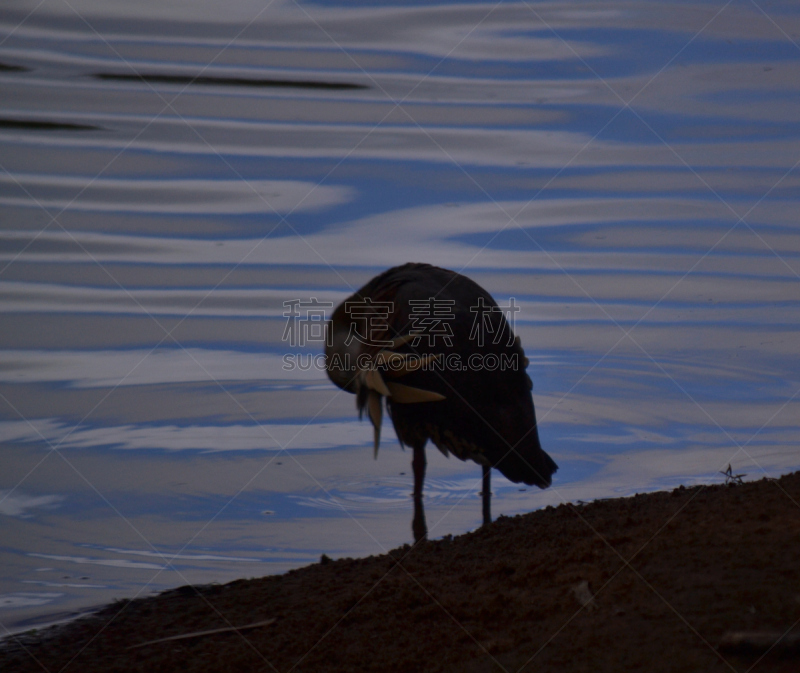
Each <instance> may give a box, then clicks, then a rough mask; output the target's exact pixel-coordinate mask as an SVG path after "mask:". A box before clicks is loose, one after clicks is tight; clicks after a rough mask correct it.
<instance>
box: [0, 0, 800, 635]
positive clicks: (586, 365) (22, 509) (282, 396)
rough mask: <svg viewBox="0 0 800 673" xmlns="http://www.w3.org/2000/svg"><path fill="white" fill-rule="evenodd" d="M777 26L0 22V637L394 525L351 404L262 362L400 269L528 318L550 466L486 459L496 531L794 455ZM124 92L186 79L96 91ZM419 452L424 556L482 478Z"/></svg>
mask: <svg viewBox="0 0 800 673" xmlns="http://www.w3.org/2000/svg"><path fill="white" fill-rule="evenodd" d="M799 30H800V16H798V12H797V10H796V8H795V7H794V5H792V4H791V3H769V5H763V4H762V5H759V4H756V3H751V2H737V1H733V2H730V3H727V4H726V3H723V2H679V3H664V2H640V3H636V4H633V5H631V4H628V3H615V2H610V1H609V2H591V3H553V4H547V3H524V2H519V3H517V2H504V3H500V4H494V3H480V2H474V3H472V2H471V3H458V4H447V3H442V4H439V5H433V4H430V3H417V2H400V3H396V4H393V5H392V6H387V5H386V4H385V3H370V2H356V3H344V2H324V3H303V2H301V3H294V2H290V1H278V2H273V3H270V4H269V5H267V6H265V5H264V3H259V2H255V1H253V2H250V1H249V0H233V1H231V2H228V3H225V5H224V7H223V6H222V5H220V4H219V3H217V2H205V3H203V2H199V3H193V5H192V10H191V12H188V11H187V10H186V8H185V5H184V4H183V3H179V2H177V0H174V1H172V0H166V1H165V0H160V1H159V2H151V1H149V0H138V1H137V2H129V1H126V2H122V1H121V0H120V1H119V2H108V1H104V2H100V1H99V0H76V1H75V2H70V3H69V4H67V3H65V2H62V1H61V0H45V1H44V2H42V3H39V2H37V1H34V0H9V1H7V2H5V3H4V4H3V7H2V9H0V65H2V66H5V67H2V69H0V87H2V88H1V89H0V91H2V94H1V96H0V208H1V209H2V210H0V213H2V217H0V308H1V310H2V329H0V460H2V463H1V464H0V465H1V466H2V469H0V526H2V544H1V545H0V568H2V572H0V634H2V633H8V632H13V631H18V630H20V629H23V628H26V627H29V626H30V625H32V624H41V623H46V622H48V621H53V620H55V619H59V618H62V617H64V616H67V615H70V614H74V613H76V612H78V611H80V610H85V609H88V608H91V607H92V606H96V605H99V604H103V603H106V602H108V601H110V600H111V599H113V598H125V597H127V598H130V597H134V596H141V595H147V594H149V593H150V592H153V591H159V590H163V589H166V588H169V587H174V586H177V585H182V584H186V583H189V582H196V583H208V582H225V581H230V580H233V579H236V578H240V577H253V576H260V575H264V574H268V573H276V572H282V571H285V570H287V569H289V568H294V567H298V566H301V565H305V564H308V563H311V562H314V561H316V560H318V559H319V556H320V554H322V553H325V554H327V555H328V556H331V557H334V558H335V557H343V556H363V555H369V554H377V553H382V552H384V551H386V550H387V549H391V548H393V547H396V546H397V545H400V544H402V543H405V542H409V541H410V540H411V528H410V520H411V509H412V503H411V498H410V490H411V470H410V456H409V455H408V453H404V452H403V451H401V449H400V447H399V445H398V443H397V441H396V439H395V438H394V435H393V432H392V430H391V428H384V433H383V440H382V445H381V451H380V455H379V458H378V460H377V461H375V460H373V459H372V429H371V426H370V425H369V423H368V422H360V421H358V419H357V417H356V414H355V408H354V401H353V399H352V397H351V396H350V395H348V394H347V393H344V392H342V391H340V390H338V389H337V388H335V387H334V386H333V385H332V384H330V383H329V382H328V380H327V378H326V377H325V375H324V373H323V372H322V371H320V370H319V369H318V368H317V367H313V366H312V367H311V368H308V367H304V368H303V369H302V370H301V369H292V370H288V371H287V370H286V369H284V367H283V365H284V356H286V355H291V356H292V357H297V356H300V355H302V356H304V357H306V358H308V357H312V356H314V355H316V354H318V353H319V352H320V351H321V346H322V345H321V343H320V342H319V340H316V341H315V340H314V339H309V340H308V341H307V342H306V343H305V344H304V345H297V344H291V343H289V342H288V341H287V340H285V339H284V336H285V335H286V327H287V317H286V316H285V315H284V313H285V311H286V308H285V306H284V302H287V301H292V300H299V301H302V302H310V301H311V299H312V298H314V299H316V300H318V301H319V302H322V303H324V304H325V305H326V306H328V307H329V306H333V305H335V304H336V303H338V302H339V301H341V300H342V299H344V298H345V297H346V296H348V295H349V294H350V293H351V292H352V291H353V290H355V289H357V288H358V287H359V286H360V285H361V284H363V283H364V282H366V281H367V280H368V279H369V278H371V277H372V276H373V275H375V274H376V273H379V272H380V271H382V270H383V269H385V268H387V267H389V266H393V265H395V264H401V263H404V262H407V261H426V262H431V263H435V264H439V265H441V266H445V267H448V268H452V269H456V270H458V271H461V272H462V273H464V274H466V275H468V276H470V277H471V278H473V279H475V280H476V281H477V282H479V283H480V284H482V285H483V286H485V287H486V288H487V289H488V290H489V291H490V292H492V293H493V294H494V296H495V297H496V298H497V299H498V300H499V301H501V302H503V303H507V302H508V301H509V300H510V299H511V298H514V299H515V301H516V303H517V304H518V305H519V306H520V307H521V309H522V310H521V311H520V313H519V314H517V316H516V332H517V333H518V334H519V335H520V337H521V340H522V344H523V346H524V347H525V349H526V353H527V355H528V357H529V358H530V360H531V365H530V369H529V373H530V375H531V378H532V379H533V381H534V391H533V392H534V400H535V404H536V409H537V415H538V419H539V423H540V435H541V439H542V444H543V445H544V447H545V448H546V450H547V451H548V452H549V453H550V454H551V455H552V456H553V457H554V458H555V460H556V461H557V462H558V463H559V465H560V469H559V471H558V473H557V474H556V477H555V481H554V483H553V486H552V488H551V489H548V490H547V491H539V490H538V489H531V488H528V489H524V488H522V489H521V488H520V487H519V486H517V485H514V484H511V483H509V482H507V481H505V480H504V479H503V478H502V477H501V476H500V475H499V474H495V476H494V481H493V491H494V493H495V498H494V500H493V513H494V515H495V516H497V515H500V514H506V515H510V514H516V513H521V512H527V511H531V510H534V509H537V508H540V507H543V506H546V505H549V504H557V503H561V502H566V501H572V502H574V501H578V500H581V501H586V500H591V499H593V498H602V497H611V496H618V495H628V494H632V493H635V492H641V491H650V490H655V489H663V488H671V487H674V486H677V485H678V484H696V483H719V482H721V481H723V480H724V477H723V476H722V475H721V474H720V471H722V470H725V469H726V468H727V466H728V465H729V464H730V465H732V469H733V472H734V473H742V474H745V475H746V477H745V478H746V479H757V478H761V477H763V476H778V475H780V474H783V473H785V472H788V471H791V470H794V469H797V468H798V467H799V466H800V454H798V451H797V450H796V448H795V446H796V435H797V433H796V431H795V428H796V418H797V415H798V412H800V407H799V406H798V399H797V398H798V393H799V392H800V363H799V362H798V357H797V345H796V334H797V331H798V323H799V322H800V314H799V313H798V308H800V293H798V270H799V269H800V267H799V266H798V262H799V261H800V259H798V258H799V257H800V236H798V223H797V213H798V195H799V194H800V182H798V177H797V166H798V163H800V122H798V119H800V108H798V102H800V84H799V83H800V46H798V44H797V43H796V41H794V42H793V41H792V40H793V39H794V38H793V37H792V36H795V35H797V34H798V31H799ZM134 73H141V74H145V75H172V76H178V77H184V78H189V79H184V80H173V81H172V82H164V81H157V80H150V81H142V80H139V81H137V80H131V79H119V78H117V79H113V78H108V77H105V78H101V77H98V75H113V76H119V75H131V74H134ZM195 76H204V77H214V78H216V80H215V83H197V82H195V83H191V81H190V80H191V78H193V77H195ZM226 78H227V80H228V81H229V83H227V84H226V83H225V82H224V80H225V79H226ZM237 78H238V79H242V78H245V79H261V80H294V81H302V82H316V83H340V84H341V83H345V84H357V85H360V86H361V87H362V88H350V89H335V88H311V87H306V88H289V87H280V86H260V87H256V86H243V85H242V83H241V82H238V83H237V82H236V81H235V80H236V79H237ZM43 123H44V124H50V126H46V125H45V126H43V125H42V124H43ZM69 125H72V126H69ZM303 362H308V360H303ZM428 458H429V472H428V479H427V481H426V499H425V507H426V513H427V517H428V526H429V529H430V534H431V536H433V537H439V536H442V535H447V534H459V533H463V532H465V531H468V530H471V529H473V528H475V527H477V526H478V525H479V524H480V520H481V512H480V496H479V492H480V488H481V484H480V470H479V469H478V467H477V466H476V465H474V464H472V463H466V464H465V463H460V462H459V461H457V460H456V459H453V458H451V459H447V458H445V457H443V456H441V455H440V454H439V453H438V452H437V451H435V449H433V450H429V452H428Z"/></svg>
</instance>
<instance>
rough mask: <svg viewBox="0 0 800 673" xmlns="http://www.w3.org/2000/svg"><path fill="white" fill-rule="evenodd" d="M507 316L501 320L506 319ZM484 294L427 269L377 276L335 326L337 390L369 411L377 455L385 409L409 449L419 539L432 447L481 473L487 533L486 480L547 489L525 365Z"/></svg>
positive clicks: (344, 307)
mask: <svg viewBox="0 0 800 673" xmlns="http://www.w3.org/2000/svg"><path fill="white" fill-rule="evenodd" d="M504 308H505V310H504ZM504 308H501V307H499V306H498V305H497V302H495V300H494V299H492V297H491V295H490V294H489V293H488V292H487V291H486V290H484V289H483V288H482V287H480V286H479V285H478V284H477V283H475V282H474V281H472V280H470V279H469V278H467V277H466V276H462V275H461V274H458V273H456V272H454V271H448V270H447V269H440V268H438V267H435V266H430V265H428V264H405V265H404V266H398V267H394V268H392V269H389V270H388V271H385V272H384V273H382V274H380V275H379V276H376V277H375V278H373V279H372V280H371V281H369V282H368V283H367V284H366V285H365V286H364V287H362V288H361V289H360V290H358V292H356V293H355V294H353V295H352V296H351V297H349V298H348V299H346V300H345V301H344V302H343V303H342V304H340V305H339V306H338V307H337V308H336V310H335V311H334V313H333V316H332V318H331V320H330V321H328V324H327V326H326V327H327V330H328V332H327V341H326V349H325V353H326V367H327V371H328V376H329V377H330V379H331V380H332V381H333V382H334V383H335V384H336V385H337V386H339V387H340V388H343V389H344V390H347V391H348V392H351V393H354V394H355V395H356V405H357V407H358V410H359V415H360V416H361V415H363V413H364V411H365V410H366V411H367V414H368V415H369V418H370V420H371V421H372V424H373V426H374V447H375V457H376V458H377V455H378V446H379V442H380V431H381V421H382V418H383V406H384V404H385V406H386V410H387V412H388V413H389V416H390V417H391V419H392V424H393V425H394V429H395V432H396V433H397V438H398V439H399V440H400V444H401V446H406V445H407V446H411V447H412V448H413V450H414V455H413V459H412V463H411V464H412V468H413V471H414V520H413V523H412V529H413V532H414V538H415V539H416V540H420V539H422V538H424V537H425V536H426V534H427V527H426V524H425V515H424V509H423V506H422V486H423V482H424V479H425V466H426V458H425V444H426V443H427V441H428V440H429V439H430V440H431V441H432V442H433V443H434V444H435V445H436V447H437V448H438V449H439V450H440V451H441V452H442V453H443V454H444V455H445V456H447V455H449V454H451V453H452V454H453V455H454V456H456V457H457V458H460V459H461V460H467V459H470V460H474V461H475V462H476V463H478V464H480V465H481V466H482V467H483V493H482V495H483V520H484V524H487V523H489V522H490V521H491V513H490V473H491V468H493V467H494V468H497V469H498V470H500V472H502V473H503V474H504V475H505V476H506V477H507V478H508V479H510V480H511V481H513V482H515V483H520V482H523V483H525V484H529V485H536V486H538V487H540V488H547V487H548V486H549V485H550V482H551V478H552V475H553V473H554V472H555V471H556V470H557V469H558V466H557V465H556V464H555V462H554V461H553V460H552V458H550V456H548V455H547V454H546V453H545V452H544V451H543V450H542V447H541V446H540V444H539V433H538V432H537V428H536V414H535V411H534V408H533V399H532V397H531V389H532V388H533V384H532V382H531V379H530V377H529V376H528V374H527V373H526V371H525V370H526V368H527V366H528V360H527V358H526V357H525V353H524V352H523V350H522V346H521V344H520V340H519V337H514V334H513V332H512V329H511V326H510V325H509V323H508V320H507V319H506V316H505V312H506V311H507V310H510V309H511V308H512V307H504Z"/></svg>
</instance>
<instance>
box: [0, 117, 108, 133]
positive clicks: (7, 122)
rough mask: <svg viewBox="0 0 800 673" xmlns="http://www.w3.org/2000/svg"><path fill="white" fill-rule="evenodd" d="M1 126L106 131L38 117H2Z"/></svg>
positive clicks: (29, 129) (29, 128)
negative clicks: (38, 118) (43, 119)
mask: <svg viewBox="0 0 800 673" xmlns="http://www.w3.org/2000/svg"><path fill="white" fill-rule="evenodd" d="M0 128H4V129H24V130H27V131H104V130H105V129H104V128H103V127H102V126H93V125H91V124H71V123H69V122H50V121H41V120H37V119H0Z"/></svg>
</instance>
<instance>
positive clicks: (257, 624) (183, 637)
mask: <svg viewBox="0 0 800 673" xmlns="http://www.w3.org/2000/svg"><path fill="white" fill-rule="evenodd" d="M274 622H275V620H274V619H266V620H264V621H263V622H254V623H253V624H245V625H244V626H226V627H224V628H221V629H210V630H209V631H193V632H192V633H182V634H180V635H178V636H168V637H167V638H156V639H155V640H148V641H147V642H144V643H139V644H138V645H131V646H130V647H128V648H126V649H129V650H135V649H136V648H137V647H146V646H147V645H155V644H156V643H166V642H167V641H170V640H188V639H189V638H204V637H205V636H212V635H214V634H217V633H232V632H233V631H237V632H238V631H249V630H250V629H257V628H258V627H260V626H269V625H270V624H273V623H274Z"/></svg>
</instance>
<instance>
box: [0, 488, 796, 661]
mask: <svg viewBox="0 0 800 673" xmlns="http://www.w3.org/2000/svg"><path fill="white" fill-rule="evenodd" d="M230 627H247V628H243V629H242V630H240V631H236V630H231V628H230ZM212 630H215V631H216V633H207V632H208V631H212ZM799 633H800V473H794V474H790V475H786V476H784V477H782V478H780V479H777V480H775V479H764V480H761V481H756V482H748V483H744V484H738V485H729V486H725V485H719V486H710V487H695V488H683V487H681V488H679V489H676V490H674V491H672V492H660V493H650V494H645V495H637V496H634V497H630V498H622V499H616V500H604V501H599V502H594V503H589V504H586V505H580V506H575V505H562V506H560V507H555V508H553V507H548V508H546V509H544V510H540V511H537V512H533V513H530V514H526V515H523V516H517V517H513V518H507V517H501V518H500V519H498V520H497V521H495V522H494V523H493V524H492V525H491V526H488V527H484V528H481V529H479V530H477V531H475V532H473V533H469V534H467V535H463V536H459V537H454V538H445V539H442V540H436V541H433V542H426V543H424V544H421V545H417V546H416V547H411V546H405V547H402V548H399V549H396V550H394V551H392V552H390V553H389V554H386V555H383V556H373V557H369V558H365V559H339V560H330V559H327V558H325V557H323V559H322V560H321V562H320V563H318V564H315V565H313V566H308V567H306V568H302V569H299V570H295V571H292V572H289V573H287V574H285V575H281V576H270V577H265V578H262V579H253V580H240V581H236V582H232V583H230V584H226V585H222V586H216V585H212V586H202V587H182V588H179V589H176V590H173V591H169V592H165V593H163V594H160V595H158V596H155V597H151V598H145V599H138V600H134V601H119V602H116V603H114V604H112V605H109V606H107V607H106V608H104V609H103V610H102V611H101V612H99V613H98V614H96V615H93V616H91V617H87V618H83V619H81V620H78V621H76V622H73V623H70V624H67V625H63V626H59V627H53V628H51V629H46V630H43V631H39V632H34V633H28V634H24V635H21V636H18V637H16V638H13V639H10V640H7V641H6V642H5V644H4V645H3V646H2V648H0V670H3V671H9V672H10V671H37V672H41V671H48V672H53V673H54V672H55V671H61V672H66V671H84V672H87V673H91V672H94V671H148V673H153V672H154V671H178V670H181V671H197V672H201V671H202V672H206V671H209V672H210V671H281V672H284V671H287V672H288V671H297V672H300V671H381V672H383V673H386V672H388V671H520V670H525V671H554V672H555V671H558V672H559V673H566V672H571V671H576V672H577V671H592V673H601V672H603V671H609V672H611V671H614V672H618V671H639V670H641V671H750V670H752V671H756V672H760V671H781V672H782V671H797V670H800V653H798V650H799V649H800V647H798V638H800V636H798V635H797V634H799ZM191 634H195V635H191ZM187 635H188V636H189V637H185V636H187ZM173 636H184V637H180V638H177V639H171V640H161V642H151V641H155V640H159V639H164V638H168V637H173ZM781 636H783V639H782V640H780V641H779V642H778V643H777V645H776V646H774V647H772V645H773V644H774V642H775V641H777V640H778V638H779V637H781ZM759 638H761V640H758V639H759ZM726 642H727V643H728V645H727V646H726ZM770 648H771V649H770ZM767 650H769V651H767Z"/></svg>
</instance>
